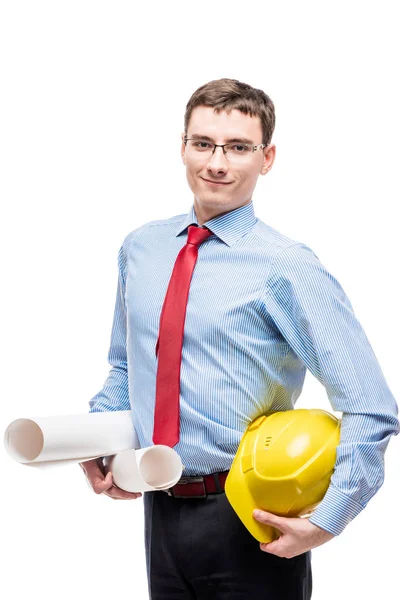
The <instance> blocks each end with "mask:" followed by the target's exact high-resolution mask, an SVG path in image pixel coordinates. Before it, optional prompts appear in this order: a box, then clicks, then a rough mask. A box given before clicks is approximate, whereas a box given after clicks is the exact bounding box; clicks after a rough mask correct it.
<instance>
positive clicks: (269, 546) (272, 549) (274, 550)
mask: <svg viewBox="0 0 400 600" xmlns="http://www.w3.org/2000/svg"><path fill="white" fill-rule="evenodd" d="M279 540H280V538H279V539H277V540H275V541H273V542H269V543H263V542H260V548H261V550H262V551H263V552H267V553H268V554H275V556H280V555H281V550H282V544H281V543H280V541H279Z"/></svg>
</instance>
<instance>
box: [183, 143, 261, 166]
mask: <svg viewBox="0 0 400 600" xmlns="http://www.w3.org/2000/svg"><path fill="white" fill-rule="evenodd" d="M183 142H184V144H185V146H186V148H187V149H188V151H189V152H190V153H191V154H192V156H198V157H204V158H209V157H210V156H212V155H213V154H214V152H215V148H222V150H223V153H224V155H225V156H226V158H227V159H228V160H230V161H240V162H244V161H246V160H249V159H250V158H251V157H252V156H253V153H254V152H255V151H256V150H258V149H259V148H265V147H266V144H258V146H253V145H252V144H244V143H241V142H233V143H229V144H214V143H213V142H209V141H208V140H201V139H198V138H187V137H184V138H183Z"/></svg>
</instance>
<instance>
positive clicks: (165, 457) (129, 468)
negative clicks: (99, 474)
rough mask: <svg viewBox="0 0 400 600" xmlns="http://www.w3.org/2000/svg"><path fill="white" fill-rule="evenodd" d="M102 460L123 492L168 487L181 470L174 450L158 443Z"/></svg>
mask: <svg viewBox="0 0 400 600" xmlns="http://www.w3.org/2000/svg"><path fill="white" fill-rule="evenodd" d="M104 464H105V467H106V471H108V470H111V472H112V475H113V480H114V482H115V483H116V484H117V486H118V487H120V488H121V489H123V490H126V491H127V492H148V491H152V490H165V489H168V488H170V487H172V486H173V485H175V483H177V481H179V479H180V478H181V476H182V470H183V465H182V462H181V459H180V457H179V455H178V454H177V452H175V450H173V448H170V447H169V446H164V445H161V444H157V445H156V446H150V447H149V448H142V449H140V450H126V451H125V452H119V453H118V454H116V455H115V456H107V457H106V458H105V460H104Z"/></svg>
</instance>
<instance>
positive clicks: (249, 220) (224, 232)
mask: <svg viewBox="0 0 400 600" xmlns="http://www.w3.org/2000/svg"><path fill="white" fill-rule="evenodd" d="M257 221H258V219H257V217H256V216H255V214H254V205H253V201H252V200H250V202H249V204H245V205H244V206H239V208H235V209H234V210H231V211H229V212H227V213H225V214H223V215H218V216H217V217H214V218H213V219H210V220H209V221H207V222H206V223H204V227H207V228H208V229H210V230H211V231H212V232H213V234H215V235H216V236H217V237H219V238H220V239H221V240H222V241H223V242H224V243H225V244H227V245H228V246H232V245H233V244H234V243H235V242H236V241H237V240H238V239H239V238H241V237H243V236H244V235H246V233H248V232H249V231H250V230H251V229H252V228H253V226H254V225H255V223H256V222H257ZM192 224H196V225H198V221H197V217H196V212H195V210H194V204H192V207H191V209H190V211H189V212H188V214H187V215H186V216H185V218H184V220H183V221H182V222H181V223H180V225H179V228H178V230H177V232H176V234H175V235H176V236H178V235H180V234H181V233H183V232H184V231H185V230H186V229H187V228H188V227H189V225H192Z"/></svg>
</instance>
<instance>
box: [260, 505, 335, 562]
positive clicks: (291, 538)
mask: <svg viewBox="0 0 400 600" xmlns="http://www.w3.org/2000/svg"><path fill="white" fill-rule="evenodd" d="M257 513H259V515H260V516H256V515H257ZM253 517H254V518H255V519H256V520H257V521H259V522H260V523H265V524H266V525H271V526H272V527H275V528H276V529H279V531H280V532H281V536H280V537H279V538H278V539H277V540H274V541H273V542H269V543H265V544H263V543H262V542H260V548H261V550H262V551H263V552H269V553H270V554H275V555H276V556H280V557H281V558H293V557H294V556H297V555H298V554H303V552H307V551H308V550H311V548H316V547H317V546H321V544H325V543H326V542H329V540H331V539H332V538H333V537H335V536H334V535H333V534H332V533H329V531H325V529H321V528H320V527H317V525H314V524H313V523H310V521H309V520H308V519H306V518H304V519H300V518H297V517H293V518H287V517H278V516H276V515H273V514H271V513H269V512H265V511H264V510H259V511H253Z"/></svg>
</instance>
